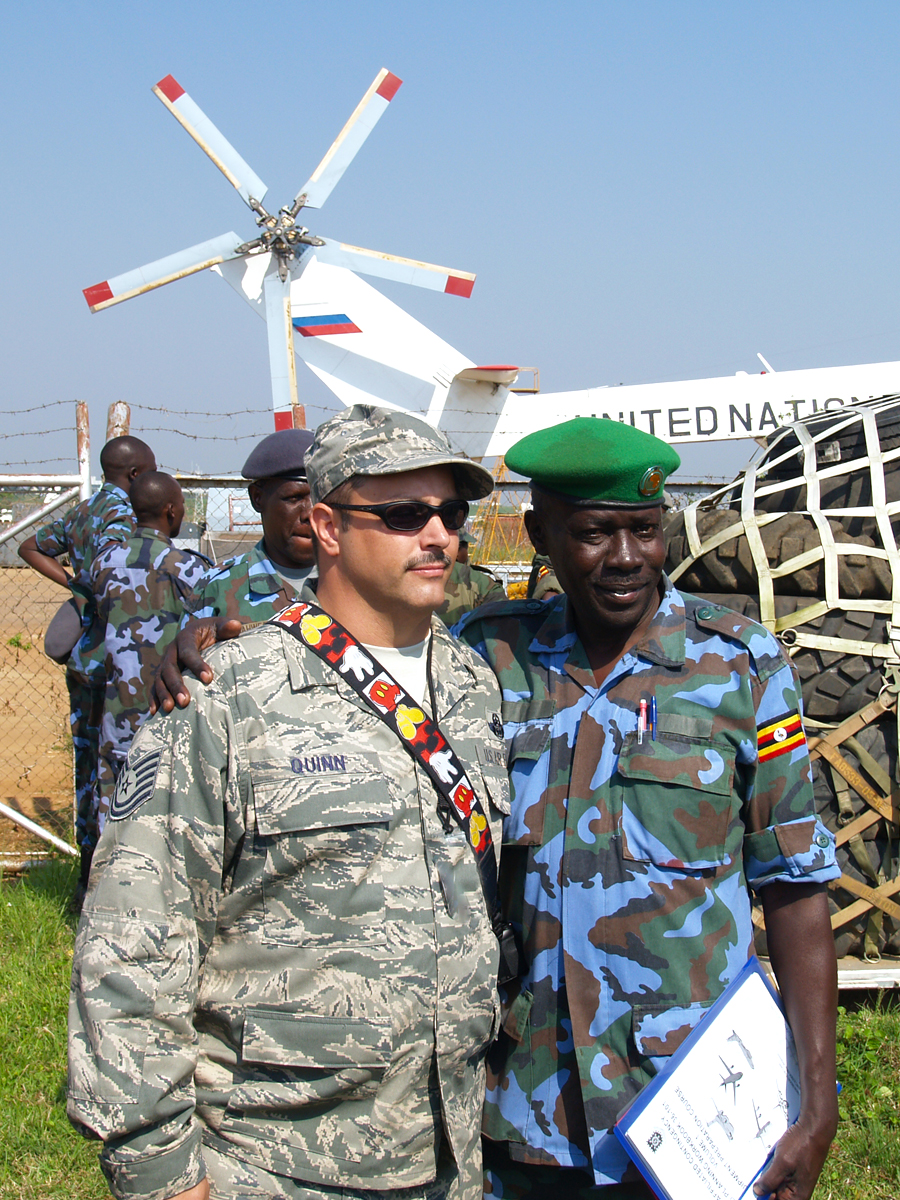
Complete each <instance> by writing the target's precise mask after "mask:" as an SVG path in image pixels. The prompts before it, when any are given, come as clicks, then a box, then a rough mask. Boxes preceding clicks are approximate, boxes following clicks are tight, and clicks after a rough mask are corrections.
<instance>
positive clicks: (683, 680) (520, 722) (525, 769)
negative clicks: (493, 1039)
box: [456, 580, 839, 1184]
mask: <svg viewBox="0 0 900 1200" xmlns="http://www.w3.org/2000/svg"><path fill="white" fill-rule="evenodd" d="M664 584H665V591H664V594H663V597H662V601H661V604H660V607H659V610H658V612H657V614H656V616H655V618H654V620H653V622H652V624H651V625H650V627H649V629H648V631H647V633H646V635H645V637H644V638H643V640H642V641H641V642H639V643H638V644H637V645H635V646H634V647H632V648H631V649H630V650H629V651H628V652H627V653H626V654H625V655H624V656H623V657H622V659H621V660H620V661H619V662H618V663H617V664H616V666H615V667H614V668H613V670H612V672H611V673H610V674H609V676H608V677H607V678H606V679H605V680H604V681H603V683H602V684H601V685H600V686H599V687H598V686H597V685H596V683H595V679H594V674H593V671H592V670H591V668H590V666H589V664H588V661H587V657H586V654H585V651H584V649H583V647H582V645H581V642H580V641H579V639H578V637H577V635H576V633H575V630H574V627H573V625H572V623H571V618H570V613H569V609H568V602H567V598H566V597H565V596H559V597H558V598H557V599H555V600H552V601H544V602H539V601H514V602H510V603H507V604H497V605H490V606H486V607H484V608H479V609H476V610H475V611H474V612H472V613H470V614H468V615H467V616H466V617H464V618H463V619H462V621H461V622H460V623H459V625H458V626H457V627H456V632H458V633H459V636H460V637H461V638H462V639H463V640H464V641H466V642H467V643H468V644H469V645H470V646H472V647H473V648H474V649H475V650H476V651H477V652H478V653H480V654H481V655H482V657H484V658H485V659H486V660H487V661H488V662H489V663H490V664H491V666H492V667H493V668H494V671H495V672H496V674H497V676H498V678H499V681H500V686H501V691H502V695H503V723H504V733H505V736H506V740H507V746H508V766H509V773H510V782H511V784H512V792H513V799H512V810H511V815H510V816H509V817H507V818H506V821H505V822H504V836H503V847H502V854H501V866H500V874H501V886H502V891H503V899H504V903H505V905H506V911H507V914H508V915H509V916H510V918H511V919H512V921H513V923H514V924H515V925H516V926H517V928H518V930H519V932H520V933H521V939H522V946H523V948H524V956H523V969H522V974H521V976H520V978H519V979H518V980H517V981H516V982H515V983H513V984H512V985H510V987H509V988H507V989H506V995H505V998H504V999H505V1013H506V1017H505V1021H504V1026H503V1032H502V1033H501V1036H500V1039H499V1041H498V1042H497V1044H496V1045H495V1047H494V1051H493V1059H492V1062H491V1063H490V1064H489V1073H488V1094H487V1104H486V1109H485V1124H484V1128H485V1132H486V1134H487V1136H488V1137H490V1138H492V1139H494V1140H498V1141H506V1142H507V1143H508V1146H509V1151H510V1155H511V1157H512V1158H513V1159H515V1160H518V1161H523V1162H532V1163H545V1164H549V1165H554V1164H556V1165H560V1166H573V1167H580V1168H583V1169H585V1170H587V1171H593V1175H594V1179H595V1181H596V1183H597V1184H611V1183H616V1182H618V1181H620V1180H622V1179H623V1177H625V1176H626V1174H628V1177H631V1176H630V1173H629V1172H628V1167H629V1163H628V1159H627V1157H626V1155H625V1152H624V1150H622V1149H621V1147H620V1146H619V1144H618V1143H617V1141H616V1139H615V1137H614V1136H613V1134H612V1133H611V1129H612V1126H613V1125H614V1123H615V1121H616V1119H617V1117H618V1116H619V1114H620V1113H621V1112H622V1110H623V1109H624V1108H625V1107H626V1105H627V1104H628V1103H629V1102H630V1101H631V1100H632V1099H633V1098H634V1096H635V1095H636V1094H637V1093H638V1092H639V1091H640V1089H641V1088H642V1087H643V1086H644V1084H645V1083H647V1081H648V1080H649V1079H650V1078H651V1077H652V1076H653V1075H654V1074H655V1072H656V1071H657V1070H658V1069H659V1068H660V1066H661V1065H662V1064H663V1063H665V1061H666V1060H667V1058H668V1057H669V1056H670V1055H671V1054H672V1053H673V1052H674V1051H675V1050H676V1049H677V1047H678V1046H679V1045H680V1044H681V1042H682V1041H683V1039H684V1038H685V1037H686V1035H687V1034H688V1033H689V1032H690V1030H691V1029H692V1028H693V1026H694V1025H695V1024H696V1023H697V1021H698V1020H699V1019H700V1017H701V1016H702V1014H703V1013H704V1011H705V1010H706V1009H707V1008H708V1007H709V1006H710V1005H711V1004H712V1002H713V1001H714V1000H715V999H716V998H717V997H718V996H719V995H720V994H721V992H722V991H723V990H724V988H725V987H726V985H727V984H728V983H729V982H730V981H731V980H732V979H733V978H734V977H735V975H736V974H737V973H738V971H739V970H740V969H741V966H742V965H743V964H744V963H745V962H746V960H747V958H748V956H750V955H751V954H752V953H753V927H752V923H751V916H750V897H749V892H748V886H749V888H753V889H759V888H762V887H764V886H765V885H766V884H768V883H771V882H773V881H774V880H786V881H797V882H804V883H811V882H815V883H819V882H825V881H827V880H829V879H833V878H835V877H836V876H837V875H838V874H839V871H838V868H837V866H836V865H835V856H834V839H833V837H832V835H831V834H830V833H829V832H828V831H827V830H826V829H825V828H824V826H823V825H822V824H821V823H820V822H819V821H818V820H817V819H816V817H815V809H814V805H813V792H812V784H811V774H810V765H809V757H808V753H807V748H806V740H805V736H804V734H803V728H802V724H801V722H800V717H799V711H798V704H799V701H798V696H797V692H796V689H795V683H794V678H793V674H792V671H791V668H790V666H789V665H788V663H787V662H786V661H785V659H784V658H783V657H782V655H781V652H780V649H779V646H778V643H777V642H776V640H775V638H774V637H773V636H772V635H771V634H769V633H768V632H767V630H765V629H764V628H763V627H762V626H760V625H757V624H755V623H754V622H752V621H749V620H748V619H747V618H745V617H743V616H739V615H738V614H736V613H732V612H729V611H728V610H726V609H723V608H720V607H718V606H716V605H712V604H708V603H706V602H704V601H702V600H699V599H697V598H696V597H692V596H687V595H682V594H681V593H679V592H678V591H677V590H676V589H675V588H673V587H672V586H671V584H669V583H668V581H667V580H664ZM654 698H655V700H656V705H657V721H656V726H655V727H654V728H653V729H652V730H651V729H649V728H648V729H647V731H646V732H645V733H644V734H643V736H641V735H639V732H638V721H639V714H640V711H641V701H642V700H645V701H646V702H647V711H648V717H649V713H650V712H651V711H652V710H651V702H652V700H653V699H654Z"/></svg>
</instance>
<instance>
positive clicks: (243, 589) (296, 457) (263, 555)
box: [195, 429, 315, 625]
mask: <svg viewBox="0 0 900 1200" xmlns="http://www.w3.org/2000/svg"><path fill="white" fill-rule="evenodd" d="M312 436H313V435H312V433H311V432H310V431H309V430H308V429H281V430H279V431H278V432H277V433H271V434H269V436H268V437H266V438H263V440H262V441H261V442H260V443H259V445H258V446H257V447H256V448H255V449H254V450H253V452H252V453H251V454H250V456H249V458H248V459H247V461H246V462H245V463H244V466H243V469H242V470H241V474H242V475H243V476H244V478H245V479H247V480H249V481H250V482H249V483H248V486H247V491H248V493H249V495H250V503H251V504H252V505H253V507H254V509H255V510H256V511H257V512H258V513H259V514H260V518H261V520H262V527H263V535H262V537H261V538H260V540H259V541H258V542H257V543H256V545H255V546H254V547H253V549H252V550H250V551H249V552H248V553H247V554H240V555H237V556H235V557H234V558H229V559H226V560H225V561H224V562H223V563H221V564H220V565H219V566H218V567H217V569H216V570H215V571H214V572H212V573H211V574H210V577H209V579H208V580H207V582H206V584H205V585H204V588H203V595H202V603H201V605H200V607H199V609H198V610H197V613H196V614H195V615H196V616H197V617H232V618H236V619H237V620H239V621H240V622H241V624H242V625H248V624H256V623H259V622H261V621H268V620H269V618H270V617H274V615H275V614H276V613H277V612H280V611H281V609H283V608H284V607H285V606H286V605H288V604H290V603H291V601H293V600H295V599H296V598H297V596H298V595H299V594H300V589H301V588H302V587H303V584H304V583H305V582H306V580H307V579H308V578H309V577H310V575H312V574H313V573H314V571H315V554H314V552H313V545H312V530H311V529H310V526H309V514H310V510H311V508H312V504H311V502H310V498H309V483H308V482H307V479H306V465H305V461H304V459H305V455H306V453H307V451H308V450H309V447H310V443H311V442H312Z"/></svg>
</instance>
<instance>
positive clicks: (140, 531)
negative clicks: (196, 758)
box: [91, 471, 212, 832]
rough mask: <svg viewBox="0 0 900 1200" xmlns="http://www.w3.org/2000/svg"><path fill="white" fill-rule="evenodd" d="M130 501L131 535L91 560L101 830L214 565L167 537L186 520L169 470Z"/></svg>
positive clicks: (137, 486) (149, 478) (140, 484)
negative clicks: (166, 659)
mask: <svg viewBox="0 0 900 1200" xmlns="http://www.w3.org/2000/svg"><path fill="white" fill-rule="evenodd" d="M131 505H132V508H133V509H134V514H135V522H136V528H135V531H134V533H133V534H132V536H131V537H129V538H127V539H126V540H125V541H123V542H113V543H112V544H111V545H109V546H107V547H106V549H105V550H102V551H101V552H100V553H99V554H98V555H97V556H96V558H95V559H94V561H93V563H92V565H91V587H92V589H93V594H94V603H95V606H96V617H95V621H96V623H97V626H98V629H99V630H100V631H101V634H102V639H103V647H104V649H105V656H104V668H105V674H106V696H105V699H104V702H103V717H102V720H101V722H100V757H99V762H98V767H97V787H96V794H95V804H96V805H97V816H96V824H97V830H98V832H102V830H103V826H104V824H105V821H106V814H107V813H108V811H109V804H110V801H111V799H112V793H113V788H114V787H115V783H116V779H117V778H118V776H119V772H120V771H121V769H122V764H123V763H124V762H125V756H126V755H127V753H128V750H129V747H130V746H131V742H132V739H133V738H134V735H135V733H136V732H137V731H138V729H140V727H141V725H142V724H143V723H144V721H146V719H147V717H148V716H149V714H150V689H151V687H152V686H153V680H154V678H155V677H156V672H157V670H158V668H159V664H160V662H161V661H162V656H163V654H164V653H165V651H166V647H167V646H168V645H169V644H170V643H171V642H172V640H173V639H174V637H175V635H176V633H177V632H178V625H179V622H180V621H181V618H182V616H183V615H184V613H185V612H190V611H191V610H192V609H193V608H195V607H196V606H197V604H198V603H199V599H198V595H197V593H196V592H195V589H197V588H198V587H202V584H203V580H204V579H205V578H206V574H207V572H208V571H209V570H210V568H211V567H212V563H210V561H209V559H208V558H204V556H203V555H202V554H197V553H195V552H194V551H192V550H182V549H181V548H180V547H178V546H176V545H175V544H174V542H173V541H172V539H173V538H176V537H178V532H179V530H180V529H181V523H182V521H183V520H184V496H183V494H182V491H181V488H180V487H179V485H178V483H177V482H176V481H175V480H174V479H173V478H172V476H171V475H166V474H164V473H163V472H162V471H145V472H144V474H142V475H139V476H138V478H137V479H135V481H134V483H133V485H132V488H131Z"/></svg>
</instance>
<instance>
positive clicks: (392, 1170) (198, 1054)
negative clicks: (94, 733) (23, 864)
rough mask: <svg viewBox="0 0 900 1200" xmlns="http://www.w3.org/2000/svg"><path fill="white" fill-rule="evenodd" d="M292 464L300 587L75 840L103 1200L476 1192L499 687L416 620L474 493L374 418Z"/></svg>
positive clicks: (430, 441) (487, 480)
mask: <svg viewBox="0 0 900 1200" xmlns="http://www.w3.org/2000/svg"><path fill="white" fill-rule="evenodd" d="M306 464H307V470H308V474H309V484H310V487H311V496H312V500H313V501H315V504H314V507H313V509H312V512H311V514H310V515H309V517H308V519H309V522H310V523H311V526H312V528H313V530H314V531H315V535H316V540H317V546H318V556H319V557H318V566H319V574H318V578H317V579H316V580H315V581H314V583H310V582H307V583H306V584H305V585H304V587H303V589H302V591H301V601H302V604H298V605H295V606H294V608H293V609H292V610H290V609H289V610H288V611H287V612H286V613H282V614H281V615H280V617H279V618H277V620H275V621H272V622H271V623H269V624H266V625H263V626H262V627H260V628H255V629H252V630H249V631H246V630H245V632H243V633H242V634H241V636H240V637H238V638H234V639H232V640H231V641H230V642H227V643H224V644H222V645H220V646H217V647H216V648H215V649H214V650H213V651H212V652H211V654H210V660H211V663H212V664H213V665H214V667H215V679H214V680H213V682H212V683H211V684H210V685H209V686H208V687H205V688H201V689H198V692H199V694H198V695H197V696H196V697H195V702H194V703H193V704H191V705H190V706H189V707H187V708H184V709H181V710H179V711H176V712H175V713H173V714H172V715H171V716H164V715H162V714H160V715H157V717H155V718H154V719H152V720H150V721H148V722H147V724H146V725H145V726H144V727H143V728H142V729H141V731H140V732H139V733H138V735H137V737H136V739H135V741H134V744H133V745H132V748H131V752H130V753H129V756H128V760H127V764H126V767H125V769H124V771H123V772H122V774H121V775H120V777H119V782H118V785H117V788H116V791H115V794H114V797H113V803H112V807H111V809H110V815H109V820H108V821H107V823H106V826H105V828H104V832H103V835H102V837H101V840H100V843H99V846H98V849H97V856H96V863H97V869H95V870H94V872H93V873H92V875H91V887H90V890H89V892H88V895H87V898H86V901H85V907H84V913H83V916H82V923H81V927H80V929H79V933H78V938H77V942H76V947H75V960H74V965H73V993H72V1003H71V1007H70V1042H69V1062H70V1074H69V1090H68V1096H69V1100H68V1111H69V1115H70V1117H71V1119H72V1120H73V1122H74V1123H75V1124H76V1126H78V1127H79V1128H80V1129H81V1130H82V1131H83V1132H86V1133H88V1134H89V1135H90V1136H92V1137H98V1138H100V1139H101V1140H102V1141H103V1142H104V1148H103V1150H102V1152H101V1165H102V1167H103V1170H104V1173H105V1174H106V1177H107V1180H108V1182H109V1184H110V1187H111V1190H112V1192H113V1194H114V1195H115V1196H117V1197H122V1198H124V1197H126V1196H127V1197H129V1198H134V1197H141V1196H143V1197H150V1196H152V1197H171V1198H173V1200H205V1198H206V1197H207V1196H209V1195H212V1196H215V1197H217V1198H220V1200H221V1198H229V1200H251V1198H253V1197H279V1198H282V1200H284V1198H288V1200H316V1198H321V1200H326V1198H332V1200H373V1197H376V1196H378V1195H382V1196H384V1198H385V1200H480V1198H481V1194H482V1172H481V1153H480V1147H479V1124H480V1111H481V1106H482V1101H483V1096H484V1054H485V1050H486V1047H487V1045H488V1043H489V1042H490V1040H491V1038H492V1036H493V1032H494V1029H495V1027H496V1023H497V1021H498V1017H499V1013H498V1008H497V1000H496V988H495V983H496V974H497V963H498V957H499V956H498V946H497V939H496V937H495V932H494V929H493V928H492V926H493V925H494V915H495V914H496V867H491V860H490V856H488V855H487V852H486V850H487V847H490V846H491V845H492V843H491V840H490V837H489V834H490V833H491V831H493V834H494V835H499V831H500V815H501V812H502V811H503V810H504V809H507V808H508V782H507V778H506V771H505V767H504V753H503V742H502V730H501V727H500V718H499V705H500V696H499V693H498V691H497V686H496V681H495V679H494V677H493V675H492V674H491V672H490V670H489V669H488V668H487V666H486V665H485V664H484V663H483V662H482V661H481V660H480V659H479V658H478V657H477V656H476V655H474V654H473V653H472V652H471V651H470V650H469V649H468V648H467V647H465V646H462V645H461V644H460V643H458V642H456V641H454V639H452V638H451V637H450V634H449V631H448V630H447V629H446V628H445V627H444V625H443V624H442V623H441V622H440V621H438V620H435V619H434V618H433V613H434V609H435V608H436V607H437V605H438V604H439V603H440V601H441V599H442V598H443V588H444V581H445V578H446V576H447V574H448V573H449V570H450V565H451V563H452V561H453V559H454V557H455V554H456V543H457V530H458V529H459V528H460V526H461V525H462V524H463V522H464V520H465V517H466V513H467V509H468V505H467V503H466V501H468V500H475V499H478V498H480V497H482V496H484V495H486V494H487V493H488V492H489V491H490V490H491V487H492V482H493V481H492V479H491V476H490V474H489V473H488V472H487V471H485V470H484V469H483V468H482V467H480V466H478V465H477V464H476V463H473V462H471V461H470V460H469V459H466V458H464V457H463V456H462V455H458V454H455V453H454V452H453V451H452V450H451V448H450V446H449V444H448V443H447V441H446V439H445V438H444V436H443V435H442V434H440V433H439V432H438V431H437V430H436V429H434V428H433V427H431V426H429V425H428V424H427V423H426V422H425V421H423V420H421V419H419V418H416V417H413V416H411V415H409V414H406V413H401V412H398V411H396V410H393V409H382V408H374V407H372V406H369V405H356V406H354V407H353V408H351V409H348V410H346V411H345V412H343V413H341V414H340V415H339V416H337V417H334V418H333V419H332V420H330V421H328V422H326V423H325V424H324V425H323V426H321V427H320V428H319V429H318V430H317V433H316V441H315V443H314V444H313V447H312V450H311V452H310V453H309V455H308V456H307V459H306ZM307 605H317V606H318V607H317V608H313V609H310V608H307V607H306V606H307ZM333 620H336V621H340V622H341V624H342V625H344V626H345V628H346V630H348V631H349V633H350V634H351V635H353V637H354V638H355V639H358V641H357V642H356V644H355V645H350V646H348V645H347V643H346V641H345V640H343V635H342V634H341V633H340V632H339V631H338V632H336V631H335V628H334V625H333ZM317 646H321V647H322V650H323V651H326V650H327V649H328V648H330V649H331V650H332V651H335V652H334V656H333V657H332V658H331V659H329V660H327V661H326V660H325V659H323V658H322V657H320V656H319V654H318V653H316V652H315V648H316V647H317ZM335 647H337V648H338V649H339V650H340V653H338V652H337V651H336V650H335ZM383 668H384V669H386V670H387V671H388V672H390V674H391V675H392V676H394V677H395V678H396V683H394V682H393V681H391V680H389V679H388V678H386V677H385V675H384V674H382V669H383ZM357 682H358V683H359V685H360V687H363V686H365V687H366V688H368V692H369V694H370V695H371V696H372V697H373V702H374V704H375V706H376V708H377V709H378V712H383V713H384V714H390V713H393V714H395V719H396V727H393V726H392V725H390V724H389V723H387V721H386V719H382V718H381V717H380V716H379V715H377V713H376V711H373V708H372V707H371V706H370V704H369V703H367V702H366V701H365V699H364V696H363V695H362V694H360V692H359V690H358V689H357V686H356V684H357ZM426 713H430V715H431V717H432V718H433V720H434V721H435V722H436V723H438V724H439V725H440V728H441V730H442V731H443V734H444V736H445V737H446V738H447V740H448V742H449V743H450V746H452V748H453V749H454V750H455V751H456V754H457V755H458V760H457V764H456V765H454V761H453V758H452V755H451V754H450V753H449V752H448V750H447V749H440V748H439V747H438V746H437V744H436V743H435V742H434V741H433V740H432V739H431V738H429V737H428V736H427V735H426V734H424V726H425V720H426ZM420 733H423V736H424V737H425V745H426V747H427V748H428V753H427V754H426V755H425V756H424V757H420V756H415V755H414V754H413V753H411V752H410V750H409V749H408V748H409V747H411V746H412V745H413V743H414V742H415V741H416V740H417V739H418V738H419V734H420ZM426 765H427V766H428V768H429V770H428V771H426V769H425V766H426ZM435 777H439V778H440V779H441V780H442V781H443V782H444V783H447V784H448V785H449V783H450V782H451V781H454V782H453V787H454V789H455V790H454V792H453V805H454V807H453V809H452V811H451V805H450V803H449V802H448V799H447V794H446V791H445V790H442V789H441V788H440V787H438V786H437V784H436V783H434V782H433V781H432V780H433V778H435ZM457 780H458V781H459V784H458V785H457V783H456V782H455V781H457ZM454 812H455V813H456V817H455V819H454V815H453V814H454ZM476 850H477V851H478V854H476ZM482 851H484V854H482ZM491 889H493V901H491V900H490V899H489V894H490V892H491Z"/></svg>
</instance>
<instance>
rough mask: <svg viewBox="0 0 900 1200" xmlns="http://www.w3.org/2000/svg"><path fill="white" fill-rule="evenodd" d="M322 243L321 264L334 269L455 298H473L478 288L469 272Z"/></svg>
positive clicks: (328, 240) (318, 252) (328, 241)
mask: <svg viewBox="0 0 900 1200" xmlns="http://www.w3.org/2000/svg"><path fill="white" fill-rule="evenodd" d="M321 241H322V243H323V244H322V245H321V246H317V247H316V251H315V253H316V258H318V259H319V260H320V262H324V263H330V264H331V265H332V266H334V267H347V268H349V270H351V271H358V272H359V273H360V274H361V275H374V276H376V277H377V278H378V279H393V280H396V281H397V282H398V283H411V284H414V285H415V286H416V287H424V288H429V289H430V290H431V291H434V292H447V293H448V294H449V295H451V296H471V295H472V288H473V287H474V286H475V276H474V275H470V274H469V272H468V271H454V270H452V269H451V268H450V267H437V266H435V265H434V264H433V263H426V262H419V261H418V260H417V259H414V258H400V257H398V256H397V255H396V254H382V253H381V252H380V251H378V250H366V249H364V248H363V247H362V246H349V245H347V243H346V242H336V241H333V240H332V239H331V238H322V239H321Z"/></svg>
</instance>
